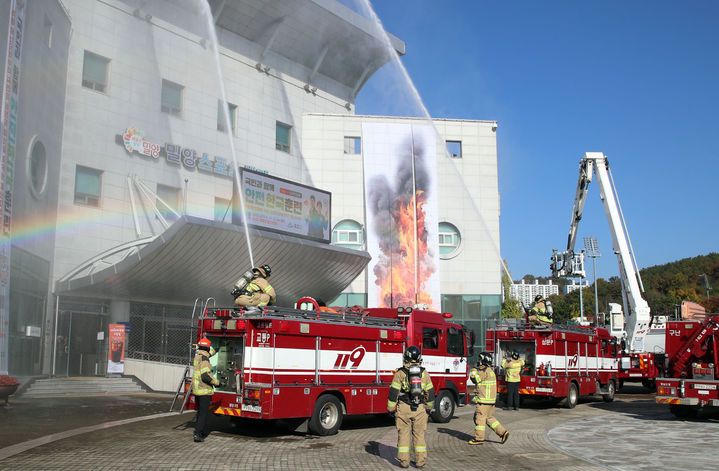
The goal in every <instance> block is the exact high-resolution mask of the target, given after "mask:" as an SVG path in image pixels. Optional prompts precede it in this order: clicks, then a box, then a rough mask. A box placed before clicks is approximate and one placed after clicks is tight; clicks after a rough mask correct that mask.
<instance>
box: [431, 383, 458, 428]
mask: <svg viewBox="0 0 719 471" xmlns="http://www.w3.org/2000/svg"><path fill="white" fill-rule="evenodd" d="M453 415H454V398H453V397H452V393H451V392H449V391H447V390H446V389H445V390H442V391H440V392H439V394H438V395H437V398H436V399H435V400H434V411H433V412H432V413H431V415H430V417H432V422H437V423H438V424H446V423H447V422H449V419H451V418H452V416H453Z"/></svg>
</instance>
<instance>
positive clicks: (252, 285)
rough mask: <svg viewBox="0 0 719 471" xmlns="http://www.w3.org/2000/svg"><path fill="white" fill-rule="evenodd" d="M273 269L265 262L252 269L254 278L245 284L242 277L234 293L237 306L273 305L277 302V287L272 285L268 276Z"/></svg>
mask: <svg viewBox="0 0 719 471" xmlns="http://www.w3.org/2000/svg"><path fill="white" fill-rule="evenodd" d="M271 272H272V269H271V268H270V266H269V265H267V264H265V265H262V266H259V267H255V268H253V269H252V279H251V280H248V281H249V282H248V283H247V284H245V285H244V286H241V287H240V286H239V285H241V282H242V280H243V279H242V278H240V280H238V282H237V284H235V289H233V290H232V295H233V296H235V305H236V306H245V307H250V306H256V307H264V306H271V305H273V304H274V303H275V299H276V297H277V295H276V294H275V289H274V288H273V287H272V285H270V283H269V281H267V278H269V277H270V273H271Z"/></svg>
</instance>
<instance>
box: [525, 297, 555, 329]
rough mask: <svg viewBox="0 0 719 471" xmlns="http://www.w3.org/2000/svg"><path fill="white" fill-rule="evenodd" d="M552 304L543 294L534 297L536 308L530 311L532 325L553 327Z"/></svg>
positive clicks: (533, 307)
mask: <svg viewBox="0 0 719 471" xmlns="http://www.w3.org/2000/svg"><path fill="white" fill-rule="evenodd" d="M551 306H552V304H551V303H550V302H549V301H547V300H546V299H544V297H543V296H542V295H541V294H538V295H536V296H535V297H534V306H532V309H530V310H529V322H530V323H531V324H532V325H552V323H553V321H552V308H551Z"/></svg>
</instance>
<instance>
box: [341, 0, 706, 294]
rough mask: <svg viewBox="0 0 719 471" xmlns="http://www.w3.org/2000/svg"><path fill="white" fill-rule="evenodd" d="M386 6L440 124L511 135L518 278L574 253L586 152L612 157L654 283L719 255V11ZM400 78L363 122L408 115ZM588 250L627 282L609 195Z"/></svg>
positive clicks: (602, 267) (586, 231)
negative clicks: (668, 271)
mask: <svg viewBox="0 0 719 471" xmlns="http://www.w3.org/2000/svg"><path fill="white" fill-rule="evenodd" d="M348 1H349V0H348ZM352 1H357V0H352ZM372 6H373V8H374V10H375V12H376V14H377V16H378V17H379V19H380V20H381V22H382V24H383V25H384V28H385V29H386V30H387V31H388V32H390V33H391V34H393V35H394V36H396V37H398V38H400V39H401V40H403V41H404V42H405V43H406V54H405V55H404V56H403V57H402V58H401V62H402V64H403V66H404V68H406V71H407V74H408V76H409V78H410V80H411V83H412V84H413V86H414V87H415V88H416V90H417V92H418V94H419V96H420V97H421V102H422V104H423V105H424V107H425V108H426V110H427V111H428V112H429V114H430V115H431V116H432V117H433V118H456V119H472V120H496V121H498V129H497V157H498V173H499V192H500V204H501V214H500V232H501V236H500V237H501V242H500V243H501V247H500V252H501V256H502V258H503V259H504V260H506V261H507V263H508V267H509V270H510V272H511V274H512V278H513V279H515V280H518V279H520V278H521V277H522V276H524V275H525V274H532V275H535V276H550V275H551V273H550V270H549V263H550V260H549V258H550V256H551V254H552V249H555V248H556V249H559V250H560V251H561V250H564V249H566V244H567V234H568V231H569V223H570V217H571V210H572V205H573V202H574V195H575V191H576V186H577V181H578V177H579V161H580V159H581V158H582V157H583V155H584V153H585V152H603V153H605V154H606V155H607V158H608V159H609V163H610V166H611V171H612V174H613V177H614V181H615V185H616V188H617V193H618V196H619V202H620V204H621V207H622V210H623V212H624V217H625V220H626V223H627V228H628V234H629V238H630V240H631V244H632V246H633V248H634V252H635V256H636V260H637V264H638V266H639V268H640V269H641V268H646V267H650V266H654V265H661V264H664V263H668V262H672V261H675V260H679V259H682V258H686V257H694V256H697V255H706V254H708V253H711V252H717V251H719V185H717V183H716V182H717V179H718V178H719V2H717V1H713V0H688V1H683V2H676V1H664V0H655V1H648V0H646V1H639V0H635V1H613V0H610V1H554V0H546V1H541V2H540V1H529V0H514V1H502V2H497V1H492V2H490V1H484V0H467V1H457V0H454V1H441V2H440V1H437V0H375V1H374V2H372ZM392 70H394V71H392ZM399 70H401V69H400V68H399V66H397V65H395V66H394V67H393V66H391V65H389V66H385V67H384V68H383V70H381V71H380V72H379V73H377V74H376V75H375V76H374V77H372V78H370V80H369V81H368V83H367V84H366V85H365V86H364V87H363V89H362V90H361V91H360V93H359V95H358V97H357V101H356V112H357V113H358V114H373V115H397V114H400V115H401V114H402V109H401V108H402V107H403V106H404V105H403V104H401V103H400V104H398V103H397V102H394V103H391V101H392V100H387V99H386V98H384V97H382V96H381V93H378V92H377V89H378V86H377V85H376V84H374V83H373V82H378V83H379V81H380V80H382V77H381V76H382V73H389V74H397V76H398V77H397V81H398V82H401V81H400V80H399V76H400V75H401V74H400V73H398V72H397V71H399ZM388 71H390V72H388ZM395 86H397V87H406V85H405V84H404V83H402V84H400V85H395ZM406 96H408V97H409V96H411V92H407V95H406ZM406 106H407V107H408V110H407V111H408V114H412V113H413V112H412V108H413V107H416V105H412V104H407V105H406ZM398 108H399V109H398ZM584 237H595V238H596V239H597V242H598V245H599V249H600V252H601V257H600V258H598V259H596V276H597V277H598V278H605V279H606V278H608V277H611V276H617V275H618V274H619V268H618V263H617V259H616V257H615V256H614V254H613V250H612V236H611V233H610V231H609V225H608V222H607V219H606V216H605V213H604V209H603V205H602V203H601V200H600V197H599V190H598V186H597V184H596V182H593V183H592V184H591V185H590V189H589V194H588V197H587V202H586V206H585V209H584V215H583V219H582V221H581V222H580V223H579V227H578V234H577V244H576V246H577V248H579V249H581V248H583V247H584ZM586 267H587V276H588V277H589V278H590V282H591V280H592V278H593V276H594V272H593V270H592V264H591V261H589V260H588V261H587V264H586Z"/></svg>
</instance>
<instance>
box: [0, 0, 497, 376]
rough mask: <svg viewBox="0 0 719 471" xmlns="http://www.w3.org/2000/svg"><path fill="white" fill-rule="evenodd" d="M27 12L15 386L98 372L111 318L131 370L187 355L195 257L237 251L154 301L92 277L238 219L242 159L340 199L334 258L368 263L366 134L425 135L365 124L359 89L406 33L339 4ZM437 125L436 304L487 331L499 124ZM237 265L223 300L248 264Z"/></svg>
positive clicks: (197, 250) (15, 268) (355, 297)
mask: <svg viewBox="0 0 719 471" xmlns="http://www.w3.org/2000/svg"><path fill="white" fill-rule="evenodd" d="M23 3H25V4H26V5H27V7H26V9H25V11H24V24H25V36H24V39H25V41H24V48H23V51H22V60H21V65H22V67H21V71H20V77H19V83H20V99H19V113H18V115H19V120H18V126H17V129H18V131H17V134H18V145H17V152H16V155H17V160H18V161H17V163H16V165H15V171H14V172H15V173H14V190H13V195H12V210H13V225H12V228H13V237H12V256H11V263H10V267H11V274H10V283H9V293H10V307H9V314H8V318H9V326H10V328H9V335H8V345H9V346H8V351H9V355H8V369H9V371H10V372H11V373H14V374H41V373H44V374H55V375H92V374H104V371H105V370H104V361H105V360H106V358H107V351H108V350H107V348H108V347H107V341H106V338H107V337H106V332H107V326H108V324H110V323H124V324H125V325H126V326H127V330H128V336H129V341H128V345H127V358H128V359H133V358H135V359H138V360H142V361H155V362H168V363H173V362H174V363H182V362H183V361H185V360H186V357H187V346H188V342H189V341H190V340H189V339H190V337H191V328H190V322H189V320H188V319H189V317H190V316H191V312H192V309H193V303H192V300H193V298H194V296H196V295H203V293H195V292H193V291H194V290H199V287H200V286H202V280H203V279H204V278H206V277H207V274H206V272H200V270H199V268H198V269H195V268H193V267H198V266H200V261H198V262H197V263H193V262H192V258H193V257H198V258H199V257H203V256H206V254H207V253H209V251H213V250H214V251H215V252H216V251H228V250H230V249H231V248H230V247H227V246H224V245H222V243H221V242H219V241H216V240H206V241H204V242H203V243H196V244H195V245H194V246H193V245H189V244H188V246H187V248H186V249H185V251H184V252H183V253H182V257H183V258H185V259H186V260H185V263H186V264H187V271H186V272H183V273H177V272H176V271H175V272H173V271H172V270H166V271H164V272H158V274H157V275H155V276H154V278H153V282H157V283H158V285H157V286H158V289H157V290H156V291H154V292H155V293H157V294H156V295H153V291H152V290H147V289H146V290H142V289H138V290H136V291H133V290H132V289H131V288H129V287H128V286H124V285H123V287H122V290H120V289H112V283H113V278H112V277H105V278H104V279H103V281H102V283H103V286H105V287H107V286H110V288H104V289H99V288H98V289H96V290H95V291H93V287H94V286H99V284H100V283H99V282H98V281H97V280H96V279H95V278H96V277H99V274H100V273H106V272H107V271H108V270H111V269H117V270H119V269H120V268H122V267H126V266H127V265H128V263H129V262H128V260H131V259H132V258H133V257H134V256H136V255H137V254H138V253H142V250H144V249H145V248H146V247H150V246H153V247H155V246H156V247H157V250H158V251H161V250H162V247H161V245H162V241H163V240H164V239H165V238H167V237H168V236H167V234H169V233H170V232H172V229H171V228H172V227H173V225H174V226H175V227H176V226H178V225H181V224H184V223H186V222H187V220H188V218H191V219H193V220H204V221H209V223H208V224H209V225H213V224H215V225H216V226H217V227H216V228H219V227H220V226H221V224H230V223H231V222H232V216H231V214H232V207H233V200H234V201H236V200H237V181H238V180H237V175H236V172H238V171H239V168H235V162H236V163H237V165H238V167H244V168H248V169H252V170H254V171H256V172H259V173H261V174H266V175H271V176H274V177H277V178H279V179H283V180H287V181H291V182H296V183H297V184H300V185H305V186H307V187H312V188H317V189H321V190H324V191H328V192H330V193H331V195H332V210H331V218H330V224H331V229H332V232H331V241H330V245H331V246H332V247H333V250H334V252H332V253H331V254H330V255H328V257H329V256H339V255H337V254H340V255H342V254H345V253H346V252H347V250H359V251H363V250H365V249H366V247H365V246H364V240H365V237H366V227H365V212H364V211H365V210H364V201H363V191H364V190H363V180H362V177H361V176H362V171H363V166H362V149H363V136H362V125H363V123H368V122H372V123H380V124H381V123H388V124H389V123H397V122H410V121H413V122H421V121H422V120H419V119H415V118H413V119H410V118H401V117H397V118H389V117H375V116H358V115H355V114H354V100H355V97H356V96H357V93H358V92H359V91H360V90H361V88H362V86H363V85H364V83H365V82H366V81H367V80H368V79H369V78H370V77H371V76H372V74H373V73H374V72H375V71H376V70H377V69H378V68H379V67H381V66H382V65H383V64H385V63H386V62H387V61H389V60H392V57H394V54H395V53H398V54H403V53H404V43H402V42H401V41H400V40H399V39H397V38H394V37H392V36H389V38H387V37H385V36H382V35H380V34H379V33H378V32H377V30H376V29H374V26H373V25H372V24H371V23H370V22H369V21H368V20H366V19H365V18H363V17H361V16H360V15H358V14H357V13H355V12H353V11H351V10H349V9H347V8H346V7H344V6H343V5H341V4H340V3H339V2H335V1H331V0H297V1H293V2H275V3H274V4H272V5H268V4H266V2H262V1H260V0H242V1H240V0H236V1H235V0H228V1H210V2H208V3H205V2H194V1H190V0H187V1H179V2H171V1H161V0H158V1H153V2H146V1H133V0H127V1H124V0H62V1H59V0H53V1H47V2H23ZM13 4H14V2H13ZM1 8H4V7H0V12H1V13H2V14H3V16H2V18H3V19H5V18H8V16H9V14H6V13H7V12H6V11H4V10H2V9H1ZM9 24H10V23H9V21H5V20H3V25H4V27H6V28H8V25H9ZM318 25H319V26H321V27H318ZM6 32H7V31H6ZM215 44H217V46H215ZM4 46H5V47H4V48H3V50H6V49H7V44H4ZM388 47H391V48H392V49H394V51H392V50H389V49H388ZM434 126H435V128H436V130H437V142H438V145H437V149H438V152H437V154H438V155H437V161H438V170H437V171H438V176H437V178H438V180H437V181H438V187H439V190H440V191H439V199H438V208H439V209H438V211H439V218H440V224H439V226H440V227H439V229H438V231H439V239H440V243H439V247H438V248H437V249H438V251H439V253H440V260H441V262H440V273H441V276H440V280H441V281H440V284H441V296H442V309H443V310H445V311H449V312H453V313H455V316H456V317H457V318H458V319H459V320H460V321H462V322H465V323H466V324H468V325H469V326H470V327H471V328H474V329H475V330H477V331H481V329H482V326H483V325H484V322H486V320H487V319H490V318H496V317H497V316H498V315H499V310H500V300H501V295H500V293H501V283H500V268H499V267H500V257H499V192H498V187H497V148H496V129H497V124H496V122H493V121H468V120H434ZM445 149H449V153H447V152H446V151H445ZM235 204H236V203H235ZM213 227H214V226H213ZM214 244H216V246H215V245H214ZM259 245H261V244H259ZM298 247H299V246H298ZM313 247H314V248H317V245H316V244H315V245H313ZM268 250H269V249H268ZM343 251H344V252H343ZM262 256H265V253H264V252H262ZM266 256H267V258H268V259H269V257H270V255H269V252H268V253H267V255H266ZM250 258H251V257H250ZM278 260H281V259H278ZM249 262H250V260H249V259H248V260H247V261H246V262H245V263H246V264H247V265H246V266H249ZM233 263H234V262H233ZM255 263H256V264H257V263H263V260H256V261H255ZM277 263H279V264H280V265H279V267H280V268H284V271H285V273H289V272H290V271H292V270H298V269H299V268H298V267H290V266H285V267H282V264H281V262H280V261H278V262H277ZM227 265H228V266H223V267H218V271H220V270H223V271H224V272H226V273H227V274H226V275H224V278H221V279H222V280H223V281H222V284H223V287H222V290H223V291H228V292H229V288H230V287H231V284H232V282H233V281H234V279H235V278H236V277H237V275H238V274H239V273H240V272H241V271H242V270H241V268H238V267H237V266H232V265H233V264H232V263H230V262H227ZM124 269H126V270H131V268H124ZM144 270H145V273H143V274H139V275H138V276H139V277H141V276H149V274H148V272H147V270H149V269H148V268H144ZM118 276H120V275H118ZM281 276H282V275H281V271H278V272H277V278H278V282H280V283H281ZM287 277H288V278H289V276H287ZM143 279H144V278H143ZM218 279H219V278H218ZM77 280H82V283H85V285H86V286H84V288H83V290H78V289H76V288H75V286H77V285H78V282H77ZM225 283H226V284H225ZM367 283H368V274H367V272H366V271H365V272H363V273H362V274H361V275H360V276H359V277H357V278H355V279H354V281H351V282H348V283H347V285H348V286H347V288H346V289H344V291H343V292H342V294H341V295H340V296H339V297H338V298H337V299H336V300H334V303H336V304H342V305H354V304H359V305H366V303H367V298H366V293H367V287H366V286H367ZM164 285H179V286H180V287H181V288H180V289H176V290H174V291H170V290H167V291H166V290H165V289H164ZM185 292H188V293H189V292H193V293H192V295H191V296H189V298H188V297H186V296H185V295H184V293H185ZM163 293H168V294H163ZM224 301H225V302H228V300H224ZM229 301H231V298H230V299H229ZM328 301H329V303H332V302H333V301H331V300H328ZM104 333H105V334H104ZM478 333H479V332H478ZM477 344H478V345H481V336H478V342H477Z"/></svg>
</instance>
